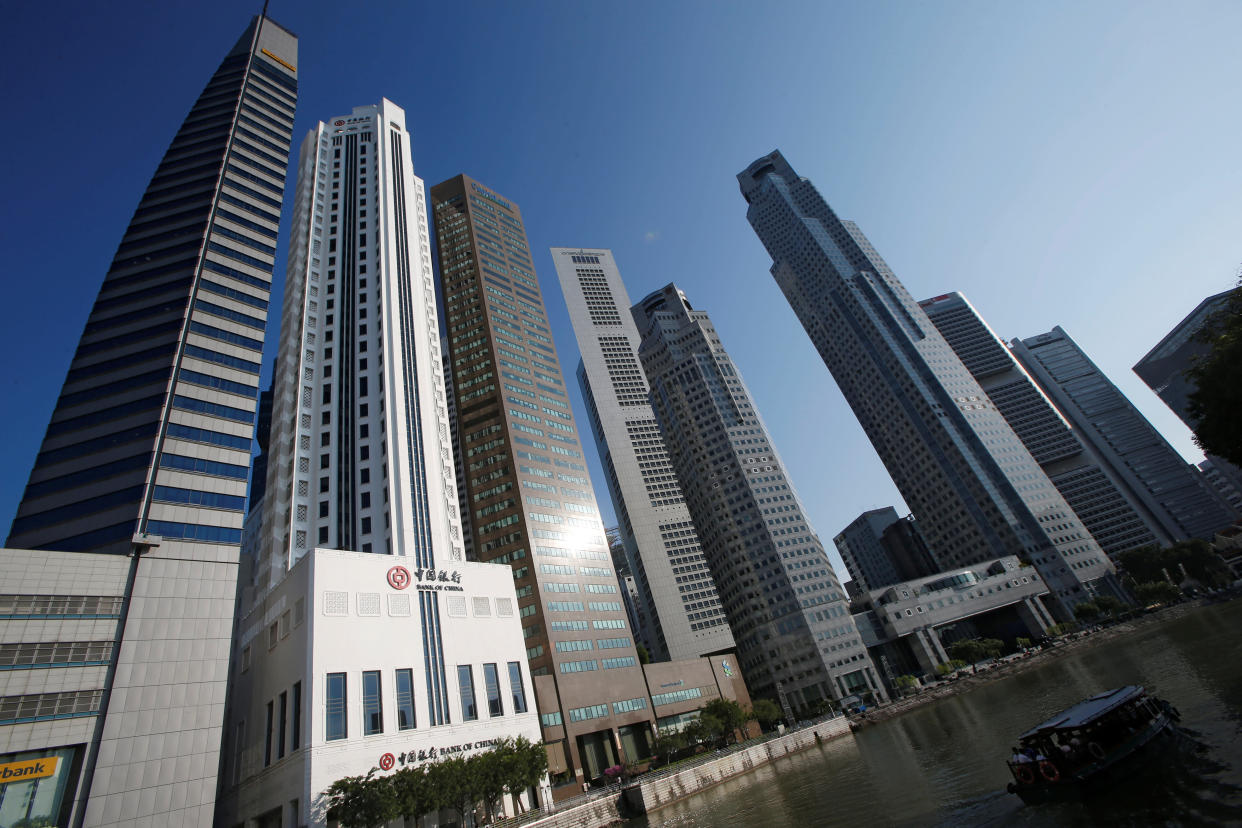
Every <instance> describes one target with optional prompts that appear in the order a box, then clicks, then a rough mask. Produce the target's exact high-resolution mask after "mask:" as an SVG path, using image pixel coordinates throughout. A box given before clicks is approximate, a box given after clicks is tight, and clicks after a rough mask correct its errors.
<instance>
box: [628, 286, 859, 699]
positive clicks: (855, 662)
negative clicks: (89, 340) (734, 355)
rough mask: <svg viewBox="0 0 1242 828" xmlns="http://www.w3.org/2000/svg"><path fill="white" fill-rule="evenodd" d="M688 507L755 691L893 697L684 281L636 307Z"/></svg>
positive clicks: (658, 411)
mask: <svg viewBox="0 0 1242 828" xmlns="http://www.w3.org/2000/svg"><path fill="white" fill-rule="evenodd" d="M632 312H633V315H634V319H635V321H636V322H637V325H638V330H639V333H640V334H641V336H642V341H641V344H640V346H639V357H640V359H641V360H642V366H643V369H644V370H645V372H646V375H647V381H648V383H649V384H650V388H651V402H652V408H653V410H654V412H655V415H656V418H657V419H658V420H659V424H660V431H661V433H662V434H663V435H664V443H665V446H666V448H667V450H668V453H669V457H670V458H671V459H672V465H673V468H674V469H675V470H676V472H677V477H678V479H679V480H680V481H681V487H682V491H683V492H684V493H685V499H686V505H687V506H688V507H689V510H690V514H691V515H692V516H693V522H694V526H696V527H698V529H699V541H700V543H701V544H702V547H703V551H704V553H705V555H706V557H707V562H708V564H709V565H710V567H711V573H712V575H713V576H714V578H715V581H716V584H717V585H718V588H719V590H720V600H721V602H722V603H723V604H724V608H725V612H726V614H727V615H728V618H729V626H730V627H731V628H732V630H733V635H734V636H735V637H736V639H737V647H738V661H739V662H740V663H741V665H742V667H743V668H744V669H745V670H746V673H747V676H748V677H749V681H750V687H751V690H752V692H753V693H755V694H757V695H764V696H768V697H769V698H777V697H779V698H780V699H781V701H782V702H785V701H786V700H788V702H789V703H790V704H791V705H793V706H794V707H797V708H801V709H803V710H805V709H808V708H812V707H814V706H815V705H816V703H817V702H819V701H822V700H828V699H840V698H843V697H845V696H848V695H850V694H853V693H867V692H870V693H872V694H874V695H875V696H877V697H881V698H882V697H883V696H884V690H883V688H882V685H881V684H880V679H879V675H878V673H877V672H876V670H875V667H874V665H872V663H871V659H870V658H869V657H868V655H867V648H866V647H865V646H864V645H863V642H862V639H861V637H860V636H859V634H858V630H857V628H856V627H855V626H854V622H853V621H852V620H851V618H850V613H849V603H848V600H847V597H846V595H845V591H844V590H843V589H842V588H841V584H840V582H839V581H838V580H837V576H836V573H835V572H833V569H832V564H831V563H830V562H829V561H828V556H827V554H826V553H825V552H824V547H823V545H822V544H821V543H820V541H819V538H818V537H817V536H816V534H815V531H814V530H813V529H812V528H811V526H810V524H809V523H808V522H807V520H806V509H805V508H804V507H803V505H802V502H801V500H799V498H798V493H797V491H796V490H795V489H794V486H793V482H792V481H791V480H790V479H789V474H788V473H787V472H786V471H785V465H784V463H782V462H781V459H780V457H779V456H778V455H777V453H776V449H775V447H774V446H773V445H772V440H771V437H770V436H769V435H768V431H767V428H766V427H765V426H764V424H763V421H762V420H761V419H760V417H759V412H758V411H756V410H755V407H754V404H753V402H752V401H751V397H750V391H749V390H748V389H747V388H746V385H745V383H743V382H742V377H741V374H740V373H739V372H738V370H737V367H736V366H735V365H734V364H733V361H732V360H731V359H730V358H729V354H728V352H727V351H726V350H725V348H724V346H723V345H722V344H721V341H720V337H719V335H718V334H717V333H716V329H715V327H714V326H713V325H712V321H711V319H710V318H709V317H708V315H707V314H706V313H705V312H703V311H697V310H694V309H693V308H692V307H691V306H690V302H689V300H687V298H686V296H685V294H683V293H682V292H681V291H680V290H678V289H677V287H676V285H668V286H666V287H664V288H663V289H661V290H658V291H656V292H654V293H652V294H650V295H648V296H647V297H645V298H644V299H643V300H642V301H641V302H639V303H638V304H637V305H634V307H633V309H632Z"/></svg>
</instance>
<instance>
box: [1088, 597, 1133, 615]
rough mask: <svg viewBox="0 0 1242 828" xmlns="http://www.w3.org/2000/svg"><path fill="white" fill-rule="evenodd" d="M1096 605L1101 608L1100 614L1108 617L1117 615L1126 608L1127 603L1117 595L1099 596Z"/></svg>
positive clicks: (1096, 598)
mask: <svg viewBox="0 0 1242 828" xmlns="http://www.w3.org/2000/svg"><path fill="white" fill-rule="evenodd" d="M1095 605H1096V606H1097V607H1099V608H1100V612H1102V613H1104V614H1105V615H1108V616H1113V615H1117V614H1118V613H1120V612H1121V611H1123V610H1124V609H1125V608H1126V603H1125V601H1122V600H1121V599H1120V598H1118V597H1117V596H1115V595H1097V596H1095Z"/></svg>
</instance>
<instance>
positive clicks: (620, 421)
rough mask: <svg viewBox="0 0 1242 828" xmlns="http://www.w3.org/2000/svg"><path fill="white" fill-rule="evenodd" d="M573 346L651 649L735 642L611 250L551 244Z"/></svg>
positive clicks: (676, 652)
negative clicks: (659, 416) (652, 396)
mask: <svg viewBox="0 0 1242 828" xmlns="http://www.w3.org/2000/svg"><path fill="white" fill-rule="evenodd" d="M552 261H553V262H554V263H555V265H556V275H557V278H558V279H560V282H561V292H562V293H563V294H564V296H565V304H566V305H567V306H568V308H569V318H570V320H571V321H572V322H573V326H574V334H575V335H576V336H577V338H578V351H579V353H580V354H581V355H582V361H581V363H580V364H579V367H578V384H579V386H580V387H581V388H582V396H583V398H584V399H585V400H586V404H587V410H588V411H589V412H590V414H591V428H592V431H593V432H594V434H595V444H596V447H597V448H598V449H599V454H600V459H601V461H602V463H603V465H604V469H605V472H606V475H607V478H608V491H609V494H611V495H612V503H613V507H614V509H615V510H616V513H617V518H618V521H619V524H620V526H619V528H620V531H621V539H622V541H623V542H624V544H625V551H626V556H627V557H628V558H629V560H630V571H631V572H632V573H633V575H634V577H635V584H636V586H637V587H638V591H639V595H640V600H641V601H642V603H644V604H646V606H647V608H648V612H647V618H648V619H649V620H650V622H651V624H650V626H651V627H653V629H652V630H649V631H646V632H648V639H649V641H650V643H651V644H652V645H653V646H654V647H655V648H656V650H655V652H654V653H653V657H655V658H656V659H657V660H662V659H683V658H693V657H696V656H702V655H710V654H711V653H716V652H723V651H725V650H730V649H732V648H733V646H734V644H733V634H732V632H730V630H729V625H728V620H727V619H726V617H725V614H724V609H723V607H721V605H720V596H719V595H718V594H717V592H716V584H715V582H714V581H713V580H712V576H711V571H710V570H709V569H708V566H707V561H706V559H705V558H704V557H703V549H702V547H701V546H700V544H699V538H698V534H697V532H695V529H694V523H693V521H692V519H691V517H690V510H689V509H688V508H687V507H686V500H685V497H684V496H683V495H682V491H681V484H680V483H679V482H678V480H677V473H676V472H675V471H674V470H673V463H672V461H671V460H670V459H669V456H668V451H667V450H666V449H665V448H664V439H663V437H662V436H661V434H660V425H659V423H658V422H657V421H656V417H655V413H654V412H653V411H652V410H651V403H650V401H649V400H648V397H647V392H648V389H647V378H646V376H645V375H644V374H643V369H642V365H641V364H640V363H639V361H638V345H639V342H640V341H641V340H640V337H639V335H638V328H637V327H636V326H635V325H634V317H633V316H632V315H631V314H630V312H629V307H630V297H629V294H628V293H627V292H626V289H625V283H624V282H622V281H621V272H620V271H619V270H618V269H617V264H616V261H615V260H614V259H613V257H612V251H611V250H596V249H591V250H583V249H573V248H565V247H554V248H552Z"/></svg>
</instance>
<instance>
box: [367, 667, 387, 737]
mask: <svg viewBox="0 0 1242 828" xmlns="http://www.w3.org/2000/svg"><path fill="white" fill-rule="evenodd" d="M383 732H384V699H383V691H382V690H381V689H380V674H379V670H366V671H364V672H363V674H362V735H364V736H372V735H374V734H376V733H383Z"/></svg>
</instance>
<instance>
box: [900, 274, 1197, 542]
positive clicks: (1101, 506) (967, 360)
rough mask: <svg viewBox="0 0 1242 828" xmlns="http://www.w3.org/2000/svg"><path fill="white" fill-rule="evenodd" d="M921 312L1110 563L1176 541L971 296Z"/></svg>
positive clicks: (952, 297) (931, 302) (932, 303)
mask: <svg viewBox="0 0 1242 828" xmlns="http://www.w3.org/2000/svg"><path fill="white" fill-rule="evenodd" d="M919 306H920V307H921V308H922V309H923V311H924V312H925V313H926V314H927V318H928V319H930V320H931V322H932V324H933V325H935V326H936V329H937V330H938V331H940V333H941V335H942V336H944V338H945V341H946V342H948V343H949V347H950V348H952V349H953V352H954V353H956V354H957V355H958V357H960V358H961V360H962V364H963V365H965V366H966V370H968V371H970V374H971V376H973V377H974V378H975V379H976V380H978V381H979V385H980V387H982V388H983V390H984V391H985V392H987V395H988V399H989V400H990V401H991V402H992V404H993V405H995V406H996V409H997V410H998V411H1000V413H1001V416H1003V417H1004V418H1005V422H1007V423H1009V425H1010V427H1011V428H1013V430H1014V433H1015V434H1017V435H1018V439H1019V440H1021V441H1022V444H1023V445H1024V446H1026V448H1027V450H1028V451H1030V452H1031V456H1032V457H1034V458H1035V461H1036V462H1037V463H1039V465H1040V466H1041V467H1042V468H1043V470H1044V472H1045V473H1046V474H1047V475H1048V479H1049V480H1051V481H1052V485H1054V486H1056V487H1057V491H1059V492H1060V493H1061V495H1062V496H1063V497H1064V498H1065V501H1066V503H1068V504H1069V505H1070V508H1071V509H1073V510H1074V514H1076V515H1078V518H1079V520H1081V521H1082V523H1083V525H1084V526H1086V527H1087V531H1089V532H1090V533H1091V535H1092V537H1094V538H1095V540H1096V542H1097V543H1099V544H1100V547H1101V548H1102V549H1103V550H1104V552H1105V553H1106V554H1107V555H1108V556H1109V557H1110V558H1113V559H1114V560H1116V558H1115V556H1116V555H1118V554H1120V553H1122V552H1125V551H1126V550H1127V549H1136V548H1138V547H1140V546H1149V545H1151V544H1154V543H1165V544H1167V543H1169V542H1171V541H1172V540H1173V538H1172V537H1171V536H1169V535H1168V534H1167V533H1166V532H1165V531H1164V530H1163V529H1162V528H1161V527H1160V521H1159V520H1158V519H1157V518H1156V517H1155V516H1154V515H1152V514H1151V513H1150V511H1149V510H1148V509H1147V507H1146V506H1145V505H1144V504H1143V502H1142V500H1141V499H1140V498H1139V497H1138V496H1137V495H1136V494H1134V493H1133V492H1132V491H1130V490H1129V488H1128V487H1127V486H1126V485H1125V483H1124V482H1123V475H1122V474H1120V473H1118V472H1116V471H1114V470H1113V469H1112V468H1111V467H1110V465H1109V464H1108V463H1107V462H1105V461H1103V460H1101V459H1100V458H1099V457H1097V456H1096V454H1095V452H1094V451H1093V450H1092V449H1091V448H1090V447H1089V446H1087V445H1084V444H1083V442H1082V441H1080V440H1079V439H1078V436H1077V435H1076V433H1075V431H1074V430H1073V429H1071V428H1070V426H1069V423H1067V422H1066V421H1065V418H1064V417H1062V416H1061V414H1060V413H1058V412H1057V410H1056V407H1055V406H1054V405H1053V404H1052V403H1051V402H1050V401H1049V399H1048V398H1047V396H1045V395H1044V393H1043V392H1042V391H1040V390H1039V386H1037V385H1036V384H1035V382H1034V381H1033V380H1032V379H1031V377H1030V375H1029V374H1027V372H1026V371H1025V370H1023V368H1022V366H1021V365H1019V364H1018V361H1017V360H1016V359H1014V357H1013V354H1011V353H1010V352H1009V349H1008V348H1007V347H1005V344H1004V342H1002V341H1001V340H1000V338H999V337H997V336H996V334H995V333H993V331H992V329H991V328H989V327H988V325H987V323H986V322H984V321H983V318H982V317H981V316H979V313H978V311H976V310H975V308H974V306H973V305H971V304H970V302H968V301H967V300H966V297H964V296H962V295H961V294H960V293H947V294H945V295H943V296H937V297H935V298H933V299H926V300H924V301H922V302H920V303H919Z"/></svg>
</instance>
